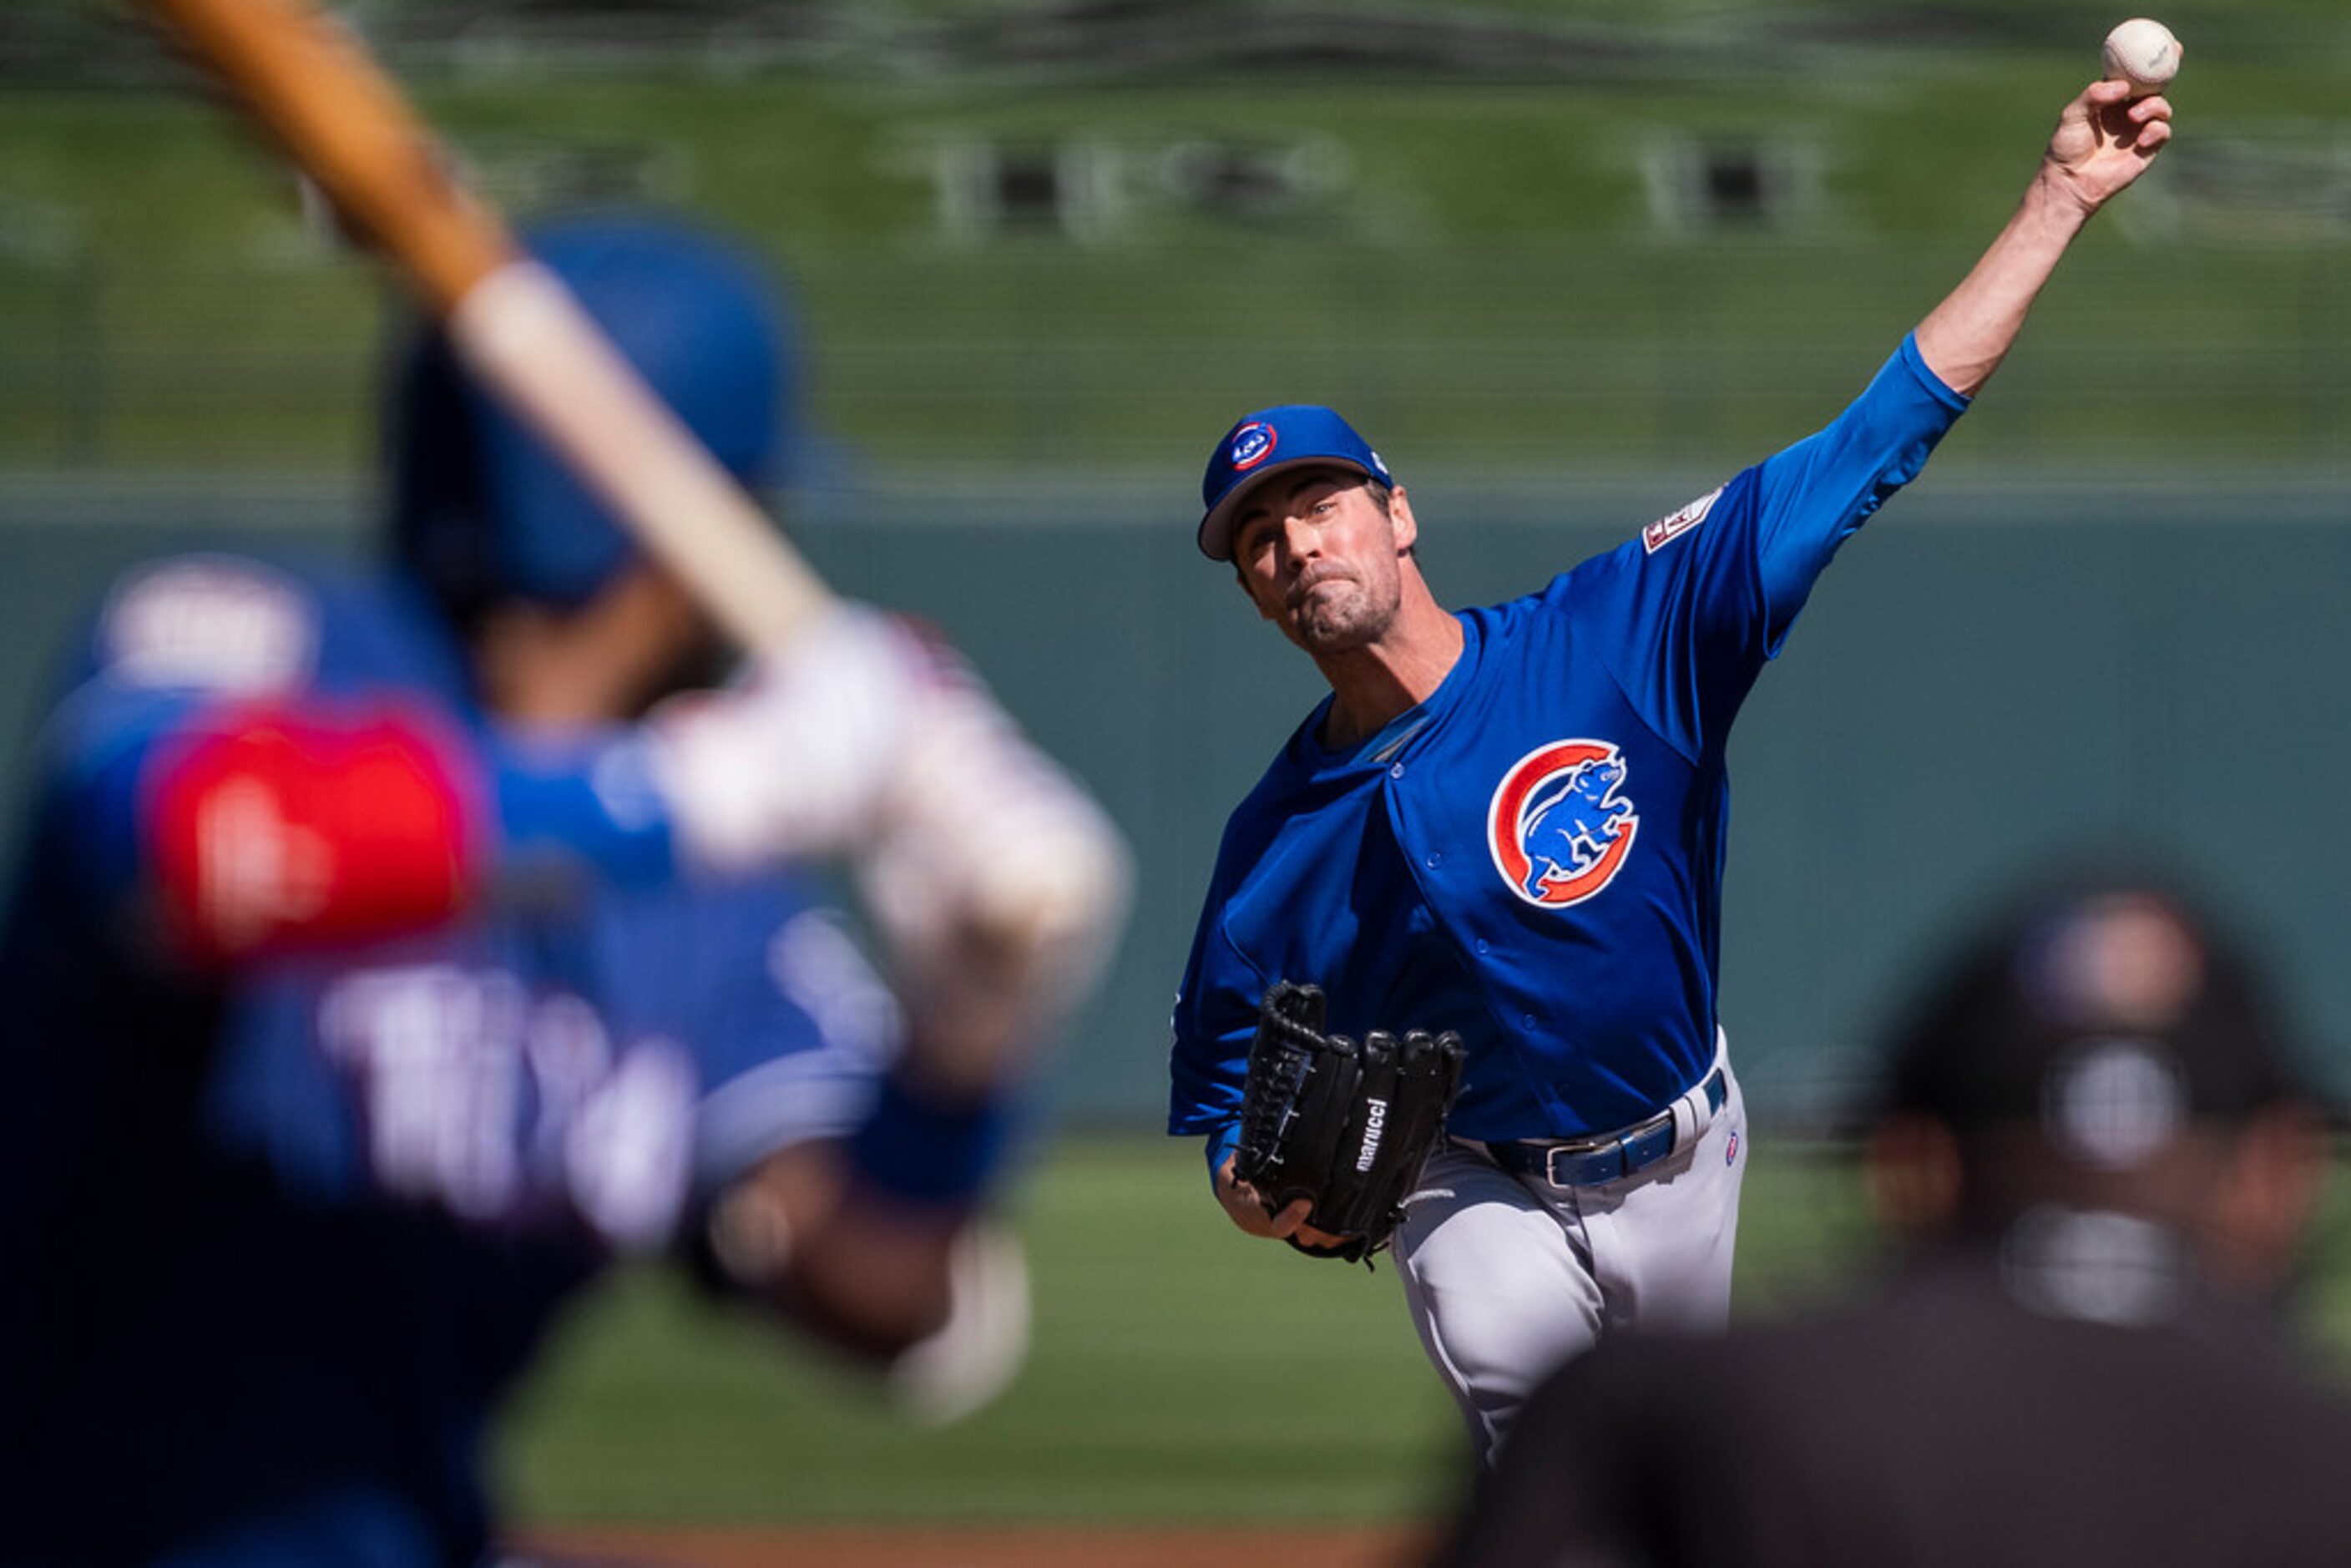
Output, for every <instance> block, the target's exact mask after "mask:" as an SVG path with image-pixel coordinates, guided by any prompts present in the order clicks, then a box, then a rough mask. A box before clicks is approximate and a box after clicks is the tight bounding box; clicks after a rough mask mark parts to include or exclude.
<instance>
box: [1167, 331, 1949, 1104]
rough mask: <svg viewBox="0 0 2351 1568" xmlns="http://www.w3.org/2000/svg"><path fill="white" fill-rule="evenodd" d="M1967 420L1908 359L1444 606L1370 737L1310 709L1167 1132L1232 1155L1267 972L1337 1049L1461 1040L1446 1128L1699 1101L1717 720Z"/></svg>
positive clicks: (1178, 1006) (1260, 832)
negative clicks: (1730, 469)
mask: <svg viewBox="0 0 2351 1568" xmlns="http://www.w3.org/2000/svg"><path fill="white" fill-rule="evenodd" d="M1965 407H1966V400H1964V399H1963V398H1961V397H1960V396H1959V394H1958V393H1956V392H1952V391H1951V390H1950V389H1949V387H1947V386H1945V385H1944V384H1943V383H1942V382H1941V381H1940V380H1939V379H1938V378H1937V377H1936V376H1935V375H1934V373H1933V372H1932V371H1929V370H1928V368H1927V366H1926V364H1925V362H1924V361H1921V360H1920V359H1919V357H1918V353H1917V347H1916V345H1915V344H1914V343H1912V342H1910V341H1907V340H1906V341H1905V342H1904V344H1903V346H1902V348H1901V350H1900V351H1899V352H1897V353H1896V355H1895V356H1894V358H1893V359H1892V360H1891V361H1888V362H1887V364H1886V367H1885V369H1884V370H1883V371H1881V372H1880V373H1879V374H1878V376H1877V377H1876V380H1875V381H1874V382H1872V383H1871V384H1870V386H1869V388H1868V390H1867V391H1865V392H1864V393H1863V394H1862V396H1861V397H1860V398H1859V399H1858V400H1856V401H1855V402H1854V403H1853V404H1852V405H1851V406H1850V407H1849V408H1847V409H1846V410H1845V411H1844V413H1843V414H1842V415H1840V416H1839V417H1838V418H1837V419H1836V421H1835V422H1834V423H1832V424H1830V425H1829V426H1828V428H1826V429H1825V430H1823V431H1822V432H1820V433H1819V434H1816V435H1813V436H1812V437H1810V438H1808V439H1807V440H1804V441H1802V442H1800V443H1798V444H1795V445H1794V446H1792V447H1790V448H1788V449H1787V450H1786V451H1783V452H1782V453H1779V454H1778V455H1775V456H1773V457H1771V458H1770V459H1769V460H1767V461H1765V462H1764V463H1762V464H1760V465H1757V466H1755V467H1752V468H1750V469H1748V470H1746V471H1745V472H1744V473H1742V474H1740V476H1738V477H1737V478H1735V479H1733V480H1731V481H1730V482H1729V484H1727V485H1725V486H1722V487H1721V488H1720V489H1719V490H1717V491H1716V492H1714V493H1713V494H1712V495H1709V496H1707V497H1703V498H1701V499H1699V500H1698V501H1696V502H1693V503H1692V504H1691V505H1689V506H1688V507H1684V508H1683V509H1682V510H1680V511H1679V512H1677V513H1675V514H1673V515H1672V516H1670V517H1663V518H1660V519H1659V520H1658V521H1656V522H1655V523H1652V524H1650V525H1649V526H1648V527H1647V528H1645V529H1644V530H1643V531H1642V533H1641V535H1640V536H1639V537H1638V538H1634V539H1631V540H1628V541H1627V542H1626V543H1625V544H1624V545H1623V546H1622V547H1620V548H1618V549H1615V550H1614V551H1611V552H1610V553H1608V554H1605V555H1602V556H1598V557H1595V558H1593V559H1591V560H1588V561H1585V562H1584V563H1583V564H1582V565H1580V566H1578V567H1576V568H1575V569H1574V570H1571V571H1568V572H1566V573H1564V574H1562V576H1560V577H1559V578H1557V579H1555V580H1552V583H1551V584H1550V585H1549V586H1548V587H1546V588H1545V589H1543V590H1542V591H1541V592H1539V593H1535V594H1532V595H1531V596H1529V597H1527V598H1524V599H1520V600H1517V601H1512V602H1510V603H1508V604H1502V605H1498V606H1496V607H1494V608H1491V609H1486V610H1477V611H1471V612H1467V613H1464V614H1462V615H1461V616H1460V617H1459V621H1460V623H1461V627H1462V631H1463V634H1464V640H1463V646H1462V652H1461V657H1460V659H1459V662H1458V664H1456V665H1455V666H1454V668H1453V669H1452V671H1451V672H1450V673H1449V674H1447V676H1446V678H1445V680H1444V682H1443V684H1442V685H1440V686H1439V687H1438V688H1437V691H1436V692H1435V693H1433V694H1431V695H1430V696H1429V697H1428V698H1427V700H1426V701H1425V702H1423V703H1421V704H1419V705H1418V706H1415V707H1413V708H1412V709H1410V710H1409V711H1407V712H1405V714H1403V715H1401V716H1398V717H1397V718H1396V719H1395V720H1394V721H1393V722H1392V723H1390V724H1389V725H1388V726H1387V727H1385V728H1384V729H1383V730H1382V731H1381V732H1380V733H1379V734H1378V735H1375V736H1374V737H1371V738H1370V739H1369V740H1367V741H1365V742H1364V743H1363V744H1361V745H1359V746H1354V747H1348V748H1346V749H1344V750H1338V751H1333V750H1331V749H1329V748H1327V747H1323V746H1322V744H1321V743H1320V742H1319V741H1318V740H1317V739H1316V735H1317V733H1318V732H1319V730H1320V729H1321V727H1322V721H1323V718H1324V716H1325V715H1326V713H1327V712H1328V709H1329V700H1328V699H1326V700H1325V702H1324V703H1323V704H1322V706H1320V707H1318V708H1317V709H1316V710H1315V712H1314V713H1313V714H1312V715H1311V716H1309V717H1308V719H1307V720H1306V722H1305V723H1304V724H1303V725H1301V727H1299V728H1298V730H1297V732H1296V733H1295V734H1293V735H1292V736H1291V737H1290V742H1289V745H1288V746H1287V747H1284V749H1283V751H1282V753H1281V755H1280V757H1279V758H1276V759H1275V761H1274V763H1273V766H1272V767H1271V768H1269V769H1268V770H1267V772H1266V774H1265V777H1264V778H1263V779H1261V780H1260V781H1259V784H1258V786H1257V788H1256V789H1254V790H1252V791H1251V792H1250V794H1249V798H1248V799H1247V800H1244V801H1242V803H1241V805H1240V806H1239V808H1238V810H1236V811H1235V812H1234V813H1233V815H1232V818H1231V820H1230V821H1229V822H1228V824H1227V827H1226V831H1225V837H1224V842H1223V846H1222V848H1221V850H1220V851H1219V852H1218V855H1217V868H1216V871H1215V873H1214V875H1213V877H1212V878H1211V880H1210V883H1209V887H1208V894H1207V906H1206V908H1205V910H1204V911H1203V913H1202V915H1201V919H1200V925H1199V929H1198V932H1197V934H1196V936H1195V938H1194V941H1193V946H1192V954H1191V959H1190V962H1189V964H1188V965H1187V967H1186V971H1185V976H1184V981H1183V985H1182V987H1181V988H1180V990H1179V991H1178V993H1177V996H1176V1001H1175V1018H1174V1030H1173V1035H1174V1038H1173V1045H1172V1050H1171V1062H1172V1073H1173V1081H1174V1087H1173V1093H1172V1097H1171V1109H1170V1114H1169V1124H1168V1125H1169V1131H1171V1132H1173V1133H1179V1134H1181V1133H1202V1132H1206V1133H1212V1134H1224V1135H1227V1136H1229V1134H1230V1129H1231V1128H1232V1126H1233V1124H1234V1123H1235V1122H1236V1120H1237V1118H1238V1113H1239V1102H1240V1089H1241V1083H1242V1080H1243V1078H1244V1076H1245V1074H1246V1071H1247V1063H1248V1056H1249V1040H1250V1038H1251V1036H1252V1034H1253V1032H1254V1030H1255V1024H1256V1018H1257V1008H1258V1001H1259V997H1260V996H1261V995H1262V994H1263V992H1264V991H1265V989H1266V988H1267V987H1268V986H1269V985H1270V984H1271V983H1272V982H1273V981H1275V980H1277V979H1288V980H1292V981H1299V982H1311V983H1314V984H1318V985H1320V986H1322V988H1323V989H1324V991H1325V992H1326V993H1327V995H1328V997H1329V1027H1330V1028H1331V1029H1332V1030H1333V1031H1335V1032H1341V1033H1347V1034H1353V1035H1358V1036H1360V1035H1361V1034H1362V1033H1364V1031H1366V1030H1373V1029H1388V1030H1397V1031H1401V1030H1405V1029H1428V1030H1444V1029H1452V1030H1459V1031H1460V1033H1461V1036H1462V1039H1463V1040H1464V1041H1465V1043H1466V1044H1467V1046H1468V1063H1467V1066H1466V1069H1465V1071H1464V1074H1463V1079H1462V1086H1461V1092H1460V1097H1459V1099H1458V1102H1457V1103H1456V1106H1455V1109H1454V1112H1453V1116H1452V1121H1451V1127H1452V1130H1453V1131H1454V1132H1455V1133H1457V1134H1460V1135H1462V1136H1464V1137H1470V1138H1479V1139H1489V1140H1499V1139H1515V1138H1532V1137H1554V1136H1572V1135H1575V1134H1583V1133H1590V1132H1599V1131H1604V1130H1608V1129H1613V1128H1616V1127H1621V1126H1624V1125H1625V1124H1630V1123H1633V1122H1635V1121H1638V1120H1640V1119H1641V1118H1643V1117H1646V1116H1648V1115H1650V1114H1652V1113H1655V1112H1656V1111H1657V1110H1658V1109H1659V1108H1661V1107H1663V1106H1665V1105H1667V1103H1670V1102H1671V1101H1672V1100H1673V1099H1675V1097H1677V1095H1679V1094H1681V1093H1682V1092H1684V1091H1686V1090H1687V1089H1688V1088H1689V1087H1690V1086H1691V1085H1693V1084H1694V1083H1696V1082H1698V1079H1699V1078H1700V1077H1702V1076H1703V1075H1704V1073H1705V1071H1706V1070H1707V1067H1708V1062H1709V1061H1711V1059H1712V1057H1713V1055H1714V1052H1715V1050H1716V1032H1717V1031H1716V1023H1715V980H1716V974H1717V971H1718V958H1719V924H1720V903H1721V898H1720V894H1721V883H1722V863H1723V839H1724V827H1725V823H1726V821H1727V815H1728V810H1729V779H1728V774H1727V771H1726V768H1725V764H1724V747H1725V745H1726V742H1727V740H1728V738H1729V731H1730V724H1731V720H1732V718H1733V716H1735V715H1736V714H1737V713H1738V711H1739V707H1740V702H1741V701H1742V700H1743V699H1744V697H1745V696H1746V695H1747V692H1748V690H1749V689H1750V686H1751V685H1752V684H1753V682H1754V680H1755V677H1756V675H1757V674H1759V673H1760V672H1761V669H1762V666H1763V664H1765V662H1766V661H1768V660H1770V659H1771V657H1772V656H1773V655H1775V654H1776V653H1778V652H1779V649H1780V646H1781V643H1782V640H1783V639H1784V638H1785V637H1786V635H1787V633H1788V629H1789V627H1790V625H1791V624H1792V622H1794V620H1795V618H1796V615H1797V612H1799V611H1800V610H1801V609H1802V606H1803V603H1804V601H1805V598H1806V596H1807V595H1808V594H1809V593H1810V591H1811V589H1812V585H1813V580H1814V579H1815V578H1816V577H1817V576H1818V575H1819V574H1820V572H1821V570H1823V568H1824V567H1825V566H1826V565H1827V564H1828V561H1829V559H1830V557H1831V556H1832V555H1833V554H1834V552H1835V550H1836V548H1837V546H1838V545H1839V544H1840V543H1842V542H1843V541H1844V539H1845V538H1847V537H1849V536H1850V535H1851V534H1852V533H1853V532H1854V530H1855V529H1856V528H1859V527H1860V525H1861V523H1862V521H1863V520H1864V519H1865V517H1868V516H1869V515H1870V513H1871V512H1873V511H1874V510H1876V507H1878V505H1879V504H1880V503H1882V502H1883V501H1884V500H1885V499H1886V497H1888V496H1890V495H1891V494H1893V492H1894V491H1895V490H1896V489H1897V488H1899V487H1900V486H1902V485H1904V484H1906V483H1907V482H1908V481H1909V480H1910V479H1911V478H1912V477H1914V476H1916V475H1917V473H1918V471H1919V469H1920V468H1921V466H1922V465H1924V464H1925V462H1926V460H1927V457H1928V454H1929V453H1930V452H1931V451H1932V450H1933V449H1934V446H1935V444H1936V443H1937V442H1938V440H1939V439H1940V438H1941V436H1942V435H1943V434H1944V432H1945V431H1946V430H1948V429H1949V427H1950V425H1951V423H1952V422H1953V421H1954V420H1955V419H1957V417H1958V416H1959V413H1960V412H1961V411H1962V410H1963V409H1964V408H1965ZM1212 1146H1213V1145H1212Z"/></svg>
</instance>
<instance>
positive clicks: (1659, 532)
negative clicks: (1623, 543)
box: [1641, 485, 1722, 555]
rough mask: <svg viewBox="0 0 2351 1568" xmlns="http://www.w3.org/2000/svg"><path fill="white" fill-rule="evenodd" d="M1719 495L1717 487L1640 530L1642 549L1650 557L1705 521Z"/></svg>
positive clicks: (1719, 487) (1719, 490)
mask: <svg viewBox="0 0 2351 1568" xmlns="http://www.w3.org/2000/svg"><path fill="white" fill-rule="evenodd" d="M1721 495H1722V486H1719V485H1717V486H1715V487H1714V488H1713V489H1711V490H1708V492H1707V493H1706V494H1705V495H1703V496H1700V497H1698V499H1697V500H1695V501H1692V502H1691V503H1690V504H1689V505H1688V506H1687V507H1683V508H1682V509H1681V510H1680V511H1678V512H1671V513H1668V514H1667V515H1666V516H1665V517H1659V518H1658V519H1657V520H1656V522H1654V523H1651V524H1650V525H1649V526H1648V527H1647V528H1643V529H1642V530H1641V548H1642V549H1644V550H1646V552H1647V553H1649V554H1650V555H1655V554H1656V553H1657V551H1658V550H1659V549H1663V548H1664V547H1665V546H1667V545H1668V544H1671V543H1672V542H1673V541H1674V540H1676V539H1677V538H1681V536H1682V535H1684V534H1686V533H1687V532H1689V531H1690V530H1691V529H1692V528H1696V527H1698V525H1699V524H1700V523H1702V522H1704V521H1706V515H1707V514H1708V512H1710V511H1712V510H1714V503H1715V502H1716V501H1717V500H1718V499H1719V498H1720V497H1721Z"/></svg>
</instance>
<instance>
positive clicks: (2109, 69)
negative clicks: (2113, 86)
mask: <svg viewBox="0 0 2351 1568" xmlns="http://www.w3.org/2000/svg"><path fill="white" fill-rule="evenodd" d="M2179 54H2180V49H2179V39H2178V38H2175V37H2172V36H2171V29H2170V28H2168V27H2167V26H2164V25H2163V24H2162V23H2160V22H2158V21H2155V20H2154V19H2152V18H2150V17H2147V16H2133V17H2132V18H2131V19H2130V20H2129V21H2127V22H2125V23H2123V24H2121V25H2120V26H2117V27H2116V28H2115V30H2114V31H2113V32H2111V33H2108V34H2107V35H2106V44H2105V53H2104V57H2105V68H2106V78H2107V79H2108V80H2109V81H2126V82H2128V83H2130V84H2131V96H2132V97H2133V98H2145V97H2146V96H2147V94H2149V93H2151V92H2161V91H2162V90H2163V89H2164V88H2165V87H2166V86H2167V85H2168V83H2169V82H2170V80H2171V78H2173V77H2175V76H2178V75H2179Z"/></svg>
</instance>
